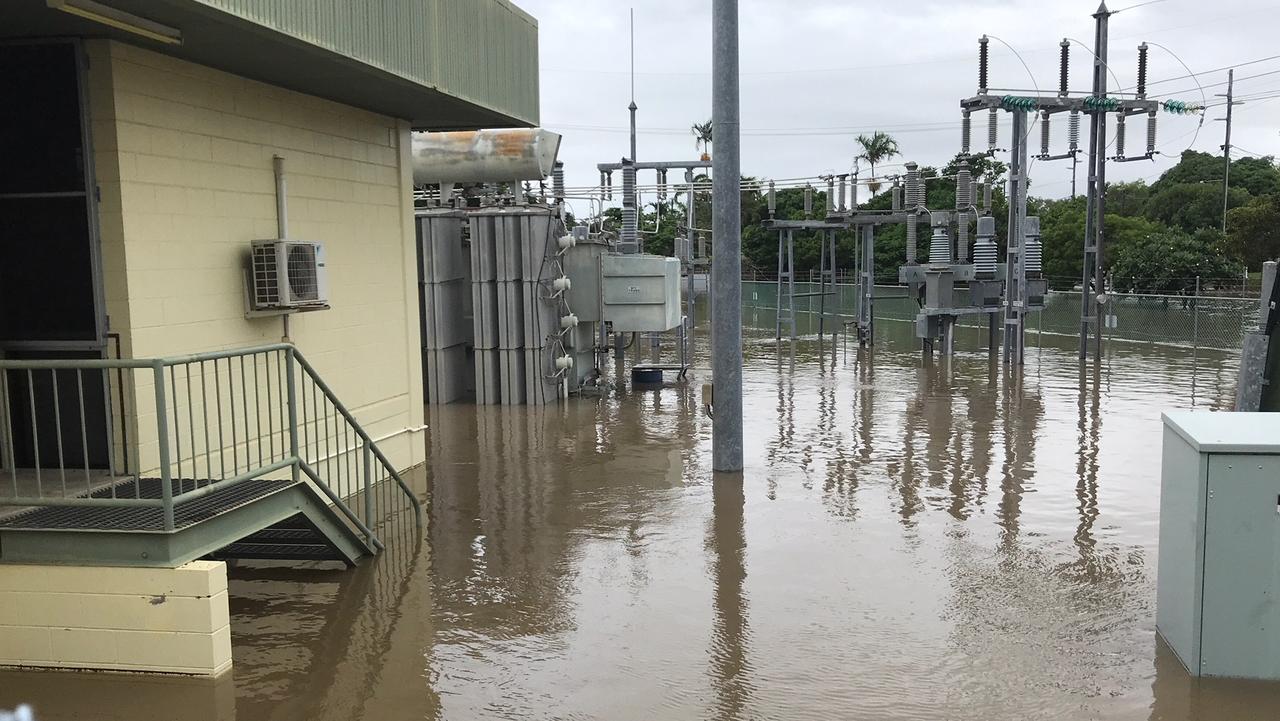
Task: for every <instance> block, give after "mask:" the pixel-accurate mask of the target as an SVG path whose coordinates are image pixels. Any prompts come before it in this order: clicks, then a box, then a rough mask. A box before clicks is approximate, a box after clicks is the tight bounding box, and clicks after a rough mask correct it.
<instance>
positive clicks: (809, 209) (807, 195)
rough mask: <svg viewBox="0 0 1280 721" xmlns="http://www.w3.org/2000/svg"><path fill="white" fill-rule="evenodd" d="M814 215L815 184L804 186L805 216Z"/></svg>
mask: <svg viewBox="0 0 1280 721" xmlns="http://www.w3.org/2000/svg"><path fill="white" fill-rule="evenodd" d="M810 215H813V186H812V185H806V186H804V217H806V218H808V217H809V216H810Z"/></svg>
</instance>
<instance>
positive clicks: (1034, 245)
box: [1022, 215, 1044, 278]
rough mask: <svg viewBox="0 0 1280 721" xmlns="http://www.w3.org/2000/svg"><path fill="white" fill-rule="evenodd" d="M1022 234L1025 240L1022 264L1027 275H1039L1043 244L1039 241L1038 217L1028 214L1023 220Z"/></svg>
mask: <svg viewBox="0 0 1280 721" xmlns="http://www.w3.org/2000/svg"><path fill="white" fill-rule="evenodd" d="M1023 235H1024V236H1025V242H1024V245H1023V246H1022V248H1023V251H1022V252H1023V254H1024V256H1023V260H1022V266H1023V268H1025V269H1026V271H1027V277H1028V278H1031V277H1036V278H1038V277H1040V274H1041V272H1042V271H1043V268H1044V260H1043V259H1044V244H1043V243H1042V242H1041V241H1040V218H1038V217H1037V216H1034V215H1028V216H1027V217H1026V218H1025V219H1024V220H1023Z"/></svg>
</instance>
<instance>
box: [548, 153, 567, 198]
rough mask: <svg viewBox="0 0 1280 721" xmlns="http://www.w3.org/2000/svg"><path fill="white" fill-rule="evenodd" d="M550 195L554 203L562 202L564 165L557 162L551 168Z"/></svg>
mask: <svg viewBox="0 0 1280 721" xmlns="http://www.w3.org/2000/svg"><path fill="white" fill-rule="evenodd" d="M551 195H552V197H554V198H555V199H556V202H558V203H559V202H564V163H563V162H562V161H559V160H557V161H556V162H555V164H554V165H552V166H551Z"/></svg>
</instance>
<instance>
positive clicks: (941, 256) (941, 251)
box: [929, 213, 951, 266]
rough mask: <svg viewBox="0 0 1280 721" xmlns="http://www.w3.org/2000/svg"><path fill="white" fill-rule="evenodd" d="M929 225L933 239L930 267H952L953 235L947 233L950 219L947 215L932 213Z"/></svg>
mask: <svg viewBox="0 0 1280 721" xmlns="http://www.w3.org/2000/svg"><path fill="white" fill-rule="evenodd" d="M929 224H930V225H932V226H933V237H932V238H930V239H929V265H933V266H937V265H942V266H946V265H951V235H950V234H949V233H948V232H947V231H948V230H949V228H948V226H950V224H951V222H950V219H948V218H947V214H946V213H930V214H929Z"/></svg>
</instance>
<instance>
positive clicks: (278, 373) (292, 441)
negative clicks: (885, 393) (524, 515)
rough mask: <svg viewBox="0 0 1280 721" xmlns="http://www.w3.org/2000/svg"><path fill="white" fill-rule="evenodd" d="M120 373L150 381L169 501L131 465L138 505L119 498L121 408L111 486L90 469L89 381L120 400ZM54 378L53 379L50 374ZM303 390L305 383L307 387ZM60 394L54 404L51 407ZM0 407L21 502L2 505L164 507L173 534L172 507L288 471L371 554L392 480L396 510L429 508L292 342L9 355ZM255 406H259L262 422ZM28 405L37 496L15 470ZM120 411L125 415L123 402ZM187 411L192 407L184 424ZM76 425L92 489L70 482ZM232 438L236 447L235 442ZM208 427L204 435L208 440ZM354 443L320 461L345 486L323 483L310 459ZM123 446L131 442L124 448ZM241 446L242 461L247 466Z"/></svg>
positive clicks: (0, 501) (6, 500)
mask: <svg viewBox="0 0 1280 721" xmlns="http://www.w3.org/2000/svg"><path fill="white" fill-rule="evenodd" d="M237 359H238V360H239V367H238V371H239V374H238V377H237V373H236V371H237V368H236V366H235V365H234V361H236V360H237ZM246 360H247V361H248V364H246ZM273 360H274V368H273V366H272V361H273ZM222 361H226V362H225V363H223V362H222ZM210 366H211V370H212V382H213V393H212V395H210V393H209V387H208V382H209V378H210ZM110 369H122V370H130V371H134V372H135V373H123V374H121V379H123V378H124V377H128V378H130V379H134V376H135V374H136V375H138V376H139V377H142V376H144V375H145V376H150V382H151V383H152V385H153V389H152V392H153V395H154V403H155V406H154V410H155V421H156V429H155V430H156V441H157V445H156V455H157V459H156V460H157V466H156V469H155V472H156V473H157V475H158V476H159V478H158V479H157V480H158V481H159V486H160V498H146V497H143V495H142V493H141V491H140V489H141V487H142V485H143V484H142V478H141V473H140V469H138V468H134V469H132V472H130V469H129V468H124V469H122V473H121V476H123V477H124V478H125V479H126V483H125V485H126V486H127V485H128V484H129V479H130V478H131V479H132V486H131V487H132V493H133V495H132V497H128V496H126V497H121V496H119V495H118V494H117V489H118V486H119V480H118V479H117V478H116V470H117V469H116V462H115V457H116V456H115V453H116V451H115V448H116V444H115V440H116V439H115V438H114V436H113V432H112V430H111V420H112V414H113V413H114V409H113V408H110V407H108V408H107V409H106V411H105V412H106V419H105V421H104V425H105V426H106V427H105V429H104V430H105V435H106V436H107V437H106V438H105V443H106V449H107V453H108V455H109V460H108V462H107V466H108V468H107V471H108V474H109V476H110V482H109V484H108V485H106V486H99V487H98V488H95V487H94V484H93V481H92V480H91V473H90V462H89V447H90V443H91V441H90V436H89V432H88V425H89V424H88V423H87V422H86V394H85V388H86V384H85V382H84V380H85V373H86V372H95V371H96V372H101V374H102V381H101V382H102V383H103V387H104V389H105V390H106V393H107V395H108V396H110V392H111V389H110V386H111V382H110V379H109V376H108V374H107V373H106V371H107V370H110ZM224 369H225V372H224ZM147 371H149V373H147ZM179 371H181V372H179ZM11 372H17V373H18V376H16V377H18V378H19V379H20V380H21V379H25V385H26V395H27V398H24V399H19V402H20V403H21V406H20V407H15V404H14V401H15V399H14V398H12V397H11V392H10V383H9V378H10V373H11ZM45 373H47V374H48V375H47V376H45V375H44V374H45ZM71 373H73V374H74V376H72V377H71V380H72V381H74V387H75V390H76V398H77V399H78V418H64V417H63V416H64V414H63V413H62V405H63V401H65V400H67V398H66V397H65V396H62V397H60V391H59V378H60V376H62V375H63V374H71ZM37 379H41V380H45V379H47V381H48V383H47V384H46V386H41V387H40V390H37V386H38V383H37ZM180 381H185V403H183V402H182V398H183V396H182V393H181V390H180V386H181V385H182V384H181V383H180ZM237 381H238V384H237ZM299 381H301V384H300V383H299ZM62 383H63V384H64V385H66V384H67V383H68V380H66V379H65V378H64V380H63V381H62ZM135 383H136V380H135ZM308 384H309V385H308ZM119 385H120V388H119V391H120V393H121V399H122V401H123V398H125V395H124V392H125V390H124V385H125V384H124V381H123V380H120V381H119ZM300 385H302V386H303V387H302V388H300V387H299V386H300ZM273 386H274V387H273ZM50 388H51V395H52V403H46V397H47V396H49V395H50V393H49V392H48V391H49V389H50ZM237 391H238V393H237ZM264 391H265V401H266V408H265V413H264V409H263V400H264ZM308 391H310V393H311V406H310V415H309V414H308V405H307V392H308ZM317 394H318V395H317ZM37 395H40V396H41V403H40V404H39V405H51V406H52V411H49V410H48V408H46V410H45V415H46V416H48V415H50V414H51V415H52V416H53V431H54V433H55V435H56V441H57V446H56V447H57V465H56V469H57V473H56V476H57V478H58V480H59V483H58V485H59V486H60V488H61V491H62V493H61V495H52V494H46V493H45V483H44V478H43V477H42V470H43V469H42V467H41V458H42V453H41V450H42V449H41V445H40V438H39V435H40V434H41V433H42V432H45V431H47V430H48V420H49V419H48V418H47V417H46V418H45V423H44V424H41V423H40V419H39V413H38V412H37V406H38V404H37V402H36V397H37ZM0 401H2V403H0V412H3V418H0V451H4V453H3V454H0V462H4V463H5V465H7V470H9V472H10V474H11V484H12V489H13V493H12V494H11V495H4V496H0V505H9V506H42V505H43V506H100V507H101V506H112V507H120V506H130V507H141V506H146V507H156V506H159V507H161V508H162V509H163V522H164V528H165V530H168V531H172V530H173V529H174V525H175V521H174V509H175V508H176V507H177V506H179V505H181V504H183V503H186V502H188V501H192V500H195V499H197V498H201V497H204V496H207V495H209V494H211V493H214V492H216V491H218V490H221V489H225V488H227V487H228V486H231V485H235V484H239V483H243V482H245V481H249V480H253V479H257V478H262V477H264V476H268V475H270V474H273V473H278V472H280V471H283V470H284V469H290V470H291V473H292V477H293V480H294V481H295V482H300V481H301V480H302V478H303V477H304V476H305V477H306V478H308V479H309V480H310V481H311V482H312V483H313V484H314V485H315V486H317V487H318V488H319V489H320V490H321V491H322V492H323V493H324V494H325V495H326V496H328V498H329V499H330V501H332V503H333V505H334V506H335V507H337V508H338V509H339V510H340V512H341V513H342V515H343V516H344V517H346V518H347V520H348V521H349V522H351V524H352V526H353V527H354V528H355V529H356V530H357V531H358V532H359V533H361V534H362V535H364V536H365V538H366V540H367V542H368V543H369V545H370V546H371V547H374V548H382V545H383V544H382V541H380V540H379V539H378V538H377V536H376V533H375V530H376V528H377V527H378V526H379V525H380V523H379V522H377V521H375V515H376V514H377V510H376V506H377V501H376V498H375V495H376V494H377V493H381V494H382V495H383V496H386V495H387V491H385V490H384V489H381V487H380V484H382V482H383V480H385V479H390V480H391V481H393V482H394V485H393V487H394V488H395V489H396V490H395V491H392V492H391V493H394V494H395V496H394V498H392V499H387V500H388V502H391V501H392V500H394V499H395V498H398V499H399V500H398V501H396V502H397V503H399V504H400V505H399V506H398V507H399V508H401V509H403V508H404V507H405V506H406V505H407V506H408V507H410V508H412V509H413V513H414V521H415V524H416V525H417V526H418V527H420V526H421V523H422V506H421V503H420V502H419V501H418V499H417V497H416V496H415V495H414V493H413V491H412V490H411V489H410V488H409V486H408V484H407V483H405V481H404V479H403V478H402V477H401V475H400V473H399V472H398V471H397V470H396V469H395V467H394V466H393V465H392V464H391V462H390V460H389V459H388V458H387V457H386V455H385V454H384V453H383V452H382V450H381V449H380V448H378V446H377V444H376V443H375V442H374V440H373V438H372V437H371V436H370V435H369V434H368V432H366V431H365V429H364V427H363V426H362V425H361V424H360V423H359V421H357V420H356V418H355V416H354V415H353V414H352V413H351V412H350V411H349V410H348V409H347V407H346V406H345V405H344V404H343V403H342V402H341V401H339V400H338V398H337V395H336V394H335V393H334V392H333V389H332V388H330V387H329V385H328V384H327V383H326V382H325V381H324V379H323V378H321V376H320V374H319V373H318V372H317V371H316V369H315V368H314V366H312V365H311V364H310V363H309V362H308V361H307V360H306V359H305V358H304V357H303V356H302V354H301V352H299V351H298V349H297V348H296V347H295V346H294V345H292V344H289V343H274V344H269V345H260V346H254V347H249V348H236V349H228V350H220V351H209V352H204V353H192V354H184V355H176V356H168V357H163V358H153V359H106V358H102V359H42V360H3V359H0ZM250 404H252V406H253V407H252V414H251V408H250ZM109 405H110V404H108V406H109ZM28 406H29V422H30V426H29V427H28V430H27V431H26V432H28V433H29V435H30V441H31V446H32V448H31V449H30V450H31V452H32V455H31V458H32V459H33V460H34V474H35V475H34V481H35V488H36V493H35V495H31V494H28V493H22V492H20V484H19V481H18V475H17V462H16V455H17V453H18V451H17V445H16V441H15V434H14V431H13V424H12V418H11V413H14V412H19V411H23V410H26V409H27V407H28ZM330 407H331V408H332V409H333V414H332V415H331V414H330V411H329V408H330ZM121 408H122V410H121V415H122V416H123V415H124V411H123V405H122V406H121ZM197 408H198V410H197ZM300 409H301V411H302V413H301V414H300V413H299V411H300ZM182 411H185V416H186V417H185V418H184V417H183V413H182ZM210 414H213V417H214V420H215V422H216V425H213V424H210V422H209V421H210ZM72 415H74V414H72ZM312 416H314V417H312ZM339 419H340V420H339ZM76 420H78V422H79V426H78V429H79V437H78V438H76V437H73V438H71V439H70V440H71V441H74V442H78V443H79V450H80V452H81V455H82V457H83V466H82V470H83V473H84V481H83V484H82V485H80V486H74V484H73V486H74V487H73V486H69V485H68V473H67V466H66V457H65V455H66V454H64V435H66V434H65V431H66V430H67V429H68V428H70V429H71V430H72V431H75V430H76V429H75V428H71V426H75V425H76V423H75V421H76ZM120 420H121V422H123V421H124V420H125V419H124V418H123V417H122V418H121V419H120ZM331 420H332V421H333V422H332V427H331V424H330V421H331ZM64 421H66V422H65V423H64ZM171 421H172V424H171ZM228 421H229V428H228ZM241 422H242V423H243V426H241ZM264 424H265V428H264ZM300 428H301V429H302V433H303V434H305V435H306V436H307V437H306V439H305V440H304V439H303V438H301V437H300ZM95 430H97V429H96V428H95ZM228 430H229V432H230V443H228V442H227V440H226V437H225V436H226V435H227V432H228ZM198 431H201V432H202V433H201V434H200V435H198V433H197V432H198ZM241 431H243V434H244V438H243V440H241V438H240V435H241ZM201 435H202V437H203V439H202V440H203V443H202V442H201ZM352 435H354V436H355V439H356V441H357V442H356V443H355V444H354V445H353V446H352V447H350V448H348V449H347V450H342V451H339V452H338V453H336V454H335V453H329V454H327V455H324V456H323V457H321V458H319V460H320V461H323V462H324V463H325V465H326V467H327V470H329V471H330V472H331V474H332V475H334V476H335V477H334V478H332V479H331V480H332V481H334V482H336V483H337V486H338V489H337V490H335V489H334V487H332V484H331V483H328V482H326V481H325V480H324V475H323V474H321V473H320V472H319V470H318V469H317V468H315V467H313V466H312V465H310V464H309V463H308V462H307V455H308V451H309V449H310V447H311V446H312V445H314V446H315V448H316V450H317V456H320V452H319V451H320V449H321V443H324V445H325V447H326V448H328V447H329V445H330V444H331V443H332V442H333V441H334V440H335V439H336V438H339V436H340V437H341V438H344V439H350V437H351V436H352ZM101 440H103V439H102V438H100V437H99V438H97V439H96V441H101ZM277 440H278V443H277ZM96 441H95V442H96ZM120 445H123V442H122V443H121V444H120ZM184 446H185V448H184ZM277 446H278V452H277ZM71 447H72V448H75V444H74V443H72V444H71ZM267 447H269V448H270V451H269V453H268V452H267V451H266V448H267ZM45 448H46V449H48V448H49V446H48V445H46V446H45ZM242 450H243V455H244V463H243V464H241V462H240V457H241V451H242ZM254 450H256V451H257V459H256V463H255V459H254V457H253V451H254ZM357 452H359V453H361V454H362V456H363V459H362V461H353V460H352V459H351V458H350V456H351V455H352V454H355V453H357ZM134 455H135V456H136V454H134ZM215 456H216V458H217V466H218V468H219V469H220V470H217V471H215V468H214V466H215V462H214V458H215ZM335 458H338V459H341V460H342V462H341V463H337V464H335V463H334V459H335ZM201 460H203V466H204V469H203V471H201V468H200V466H201ZM228 461H230V466H231V473H227V466H228ZM375 462H376V465H377V467H378V468H379V469H381V474H380V480H379V481H377V482H375V481H374V477H375V474H374V464H375ZM353 466H354V468H353ZM186 468H190V469H191V471H190V476H191V477H188V475H187V473H186V470H185V469H186ZM241 469H243V471H242V470H241ZM72 470H75V469H74V468H73V469H72ZM362 470H363V472H361V471H362ZM344 472H345V474H346V481H347V483H346V487H345V490H346V491H347V492H348V495H347V496H346V497H344V496H343V474H344ZM44 473H45V474H46V475H50V476H52V475H54V469H53V468H48V469H47V470H45V471H44ZM202 474H203V478H202ZM353 476H354V479H353ZM100 480H102V479H100ZM175 485H176V487H175ZM77 489H79V490H77ZM106 490H109V492H110V497H106V495H105V491H106ZM358 494H359V495H363V500H364V504H363V506H364V507H363V509H362V511H363V518H361V514H360V513H357V512H355V511H354V510H353V509H351V508H350V507H349V506H348V505H347V500H348V499H350V498H354V497H355V496H356V495H358ZM388 517H389V516H388V515H387V514H384V515H383V516H382V519H383V521H382V522H385V521H386V519H387V518H388Z"/></svg>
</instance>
